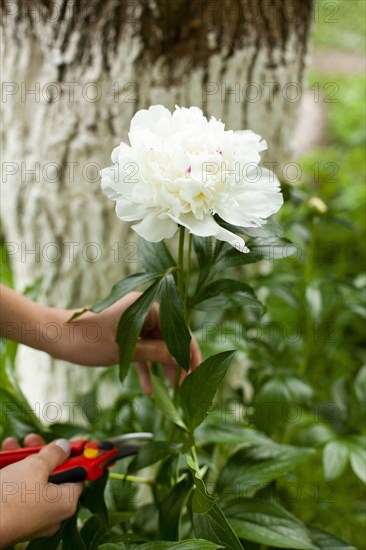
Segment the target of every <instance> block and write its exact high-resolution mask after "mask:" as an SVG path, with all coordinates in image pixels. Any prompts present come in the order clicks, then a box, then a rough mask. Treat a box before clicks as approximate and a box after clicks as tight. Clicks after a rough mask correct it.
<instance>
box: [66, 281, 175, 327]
mask: <svg viewBox="0 0 366 550" xmlns="http://www.w3.org/2000/svg"><path fill="white" fill-rule="evenodd" d="M162 277H164V273H133V274H132V275H129V276H128V277H126V278H125V279H122V280H121V281H118V283H116V284H115V285H113V287H112V290H111V292H110V294H109V295H108V296H107V297H106V298H103V299H102V300H99V301H98V302H96V303H95V304H94V305H93V306H92V307H90V308H88V309H83V310H82V311H78V312H76V313H74V315H73V316H72V317H71V320H72V321H73V320H74V319H77V318H78V317H80V315H82V314H83V313H85V312H87V311H94V313H100V312H101V311H103V310H104V309H106V308H107V307H109V306H111V305H112V304H114V303H115V302H117V301H118V300H119V299H120V298H122V297H123V296H125V295H126V294H128V293H129V292H131V291H132V290H136V289H137V288H140V287H142V286H145V285H148V284H150V283H153V282H154V281H156V280H157V279H161V278H162Z"/></svg>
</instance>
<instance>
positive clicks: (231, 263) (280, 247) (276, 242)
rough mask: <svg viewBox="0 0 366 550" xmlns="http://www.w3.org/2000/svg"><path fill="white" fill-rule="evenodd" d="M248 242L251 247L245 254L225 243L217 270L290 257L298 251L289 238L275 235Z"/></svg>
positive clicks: (216, 263) (218, 260) (216, 264)
mask: <svg viewBox="0 0 366 550" xmlns="http://www.w3.org/2000/svg"><path fill="white" fill-rule="evenodd" d="M246 244H247V246H248V248H249V253H247V254H243V253H242V252H240V251H239V250H237V249H236V248H233V247H232V246H230V245H227V244H225V246H223V247H222V250H221V253H220V256H219V257H218V258H217V260H216V262H215V267H214V270H215V272H220V271H222V270H223V269H227V268H229V267H238V266H240V265H247V264H252V263H255V262H258V261H260V260H279V259H283V258H288V257H291V256H293V255H294V254H295V253H296V248H295V247H294V245H293V244H292V243H291V241H289V240H288V239H278V238H275V237H268V238H254V239H251V240H250V241H249V242H247V243H246Z"/></svg>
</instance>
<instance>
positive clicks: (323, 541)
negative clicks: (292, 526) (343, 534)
mask: <svg viewBox="0 0 366 550" xmlns="http://www.w3.org/2000/svg"><path fill="white" fill-rule="evenodd" d="M308 531H309V534H310V536H311V539H312V541H313V542H314V544H316V546H317V547H318V548H320V549H321V550H357V548H356V547H355V546H353V545H352V544H348V543H347V542H345V541H344V540H342V539H340V538H338V537H336V536H335V535H332V534H331V533H327V532H326V531H323V530H322V529H318V528H317V527H311V526H310V527H308Z"/></svg>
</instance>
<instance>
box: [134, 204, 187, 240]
mask: <svg viewBox="0 0 366 550" xmlns="http://www.w3.org/2000/svg"><path fill="white" fill-rule="evenodd" d="M131 227H132V229H133V230H134V231H136V233H138V235H140V237H142V238H143V239H145V240H146V241H150V242H153V243H155V242H158V241H162V240H163V239H171V238H172V237H173V236H174V234H175V233H176V231H177V229H178V227H177V224H176V223H174V222H173V221H172V220H171V219H169V218H167V217H161V216H159V215H158V214H157V213H156V212H150V214H147V216H145V218H144V219H143V220H142V221H141V222H140V223H137V224H135V225H132V226H131Z"/></svg>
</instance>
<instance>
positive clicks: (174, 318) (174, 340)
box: [160, 274, 191, 372]
mask: <svg viewBox="0 0 366 550" xmlns="http://www.w3.org/2000/svg"><path fill="white" fill-rule="evenodd" d="M160 327H161V332H162V334H163V337H164V340H165V342H166V345H167V347H168V350H169V351H170V353H171V355H172V356H173V357H174V358H175V359H176V360H177V362H178V365H179V366H180V367H182V368H183V369H184V370H185V371H186V372H188V371H189V366H190V342H191V334H190V332H189V330H188V327H187V325H186V322H185V319H184V307H183V302H182V299H181V297H180V294H179V292H178V289H177V287H176V284H175V281H174V277H173V275H172V274H169V275H168V276H167V277H165V278H164V279H163V281H162V284H161V292H160Z"/></svg>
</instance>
